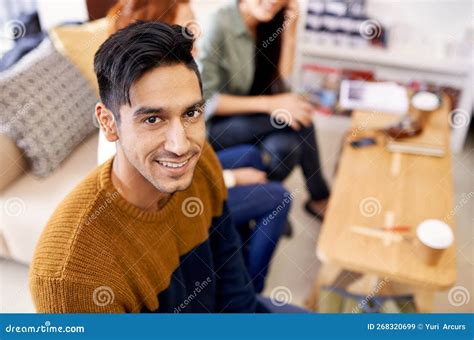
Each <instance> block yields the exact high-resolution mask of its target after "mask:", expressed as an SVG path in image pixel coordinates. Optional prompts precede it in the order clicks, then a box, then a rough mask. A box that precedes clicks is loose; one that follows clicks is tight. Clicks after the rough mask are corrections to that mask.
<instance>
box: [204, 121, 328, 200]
mask: <svg viewBox="0 0 474 340" xmlns="http://www.w3.org/2000/svg"><path fill="white" fill-rule="evenodd" d="M208 137H209V142H210V143H211V145H212V146H213V147H214V150H216V151H219V150H222V149H226V148H229V147H231V146H235V145H240V144H253V145H257V146H259V148H260V149H261V151H262V153H263V154H264V155H265V156H266V158H268V161H267V162H266V164H265V165H266V166H265V170H266V172H267V174H268V178H269V179H271V180H275V181H282V180H283V179H285V178H286V177H287V176H288V175H289V174H290V173H291V171H292V170H293V168H294V167H295V166H296V165H301V168H302V169H303V173H304V176H305V178H306V187H307V188H308V191H309V193H310V195H311V199H312V200H315V201H317V200H320V199H324V198H327V197H328V196H329V189H328V187H327V184H326V181H325V180H324V178H323V176H322V169H321V166H320V163H319V152H318V146H317V145H316V134H315V130H314V126H313V125H311V126H310V127H307V128H305V127H302V128H301V129H300V130H299V131H295V130H293V129H291V128H290V127H284V128H282V129H278V128H276V127H274V126H273V125H272V124H271V120H270V116H269V115H266V114H253V115H238V116H229V117H213V118H212V119H211V120H210V122H209V127H208ZM264 159H265V158H264Z"/></svg>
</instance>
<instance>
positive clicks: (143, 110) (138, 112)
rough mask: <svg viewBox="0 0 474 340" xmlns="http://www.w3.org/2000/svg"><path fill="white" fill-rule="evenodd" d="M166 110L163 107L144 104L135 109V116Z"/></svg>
mask: <svg viewBox="0 0 474 340" xmlns="http://www.w3.org/2000/svg"><path fill="white" fill-rule="evenodd" d="M163 112H164V110H163V108H162V107H151V106H142V107H139V108H138V109H136V110H135V112H134V113H133V116H134V117H136V116H140V115H147V114H151V113H163Z"/></svg>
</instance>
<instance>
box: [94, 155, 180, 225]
mask: <svg viewBox="0 0 474 340" xmlns="http://www.w3.org/2000/svg"><path fill="white" fill-rule="evenodd" d="M114 158H115V156H114V157H112V158H111V159H109V160H108V161H107V162H105V163H104V164H103V165H102V166H101V168H100V175H99V176H100V178H99V186H100V188H99V189H102V190H101V191H102V192H105V195H106V196H107V197H106V199H109V200H110V203H111V204H113V205H116V206H118V207H119V208H120V209H121V210H123V211H124V212H126V213H127V214H128V215H130V216H131V217H133V218H136V219H139V220H141V221H144V222H153V221H159V220H162V219H163V218H164V217H165V216H169V215H168V214H170V213H173V211H176V210H175V209H181V208H180V206H179V202H180V196H181V195H182V193H183V192H175V193H173V194H172V195H171V197H170V199H169V201H168V202H167V203H166V204H165V206H164V207H162V208H161V209H160V210H157V211H146V210H143V209H141V208H139V207H137V206H135V205H133V204H131V203H130V202H128V201H127V200H126V199H125V198H124V197H123V196H122V195H120V193H119V192H118V190H117V189H116V188H115V186H114V184H113V183H112V165H113V160H114Z"/></svg>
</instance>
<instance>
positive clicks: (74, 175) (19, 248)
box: [0, 133, 98, 264]
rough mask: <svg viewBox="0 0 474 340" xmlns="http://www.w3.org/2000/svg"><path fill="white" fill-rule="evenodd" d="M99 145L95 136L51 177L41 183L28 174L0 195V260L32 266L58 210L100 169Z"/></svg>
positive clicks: (84, 143) (79, 148) (87, 140)
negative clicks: (48, 225) (55, 211)
mask: <svg viewBox="0 0 474 340" xmlns="http://www.w3.org/2000/svg"><path fill="white" fill-rule="evenodd" d="M97 145H98V133H95V134H94V135H92V136H90V137H89V138H88V139H86V140H85V141H84V142H83V143H82V144H81V145H80V146H79V147H77V149H76V150H74V152H73V153H72V154H71V155H70V156H69V157H68V158H67V159H66V160H65V161H64V163H63V164H62V165H61V167H60V168H59V169H57V170H56V171H55V172H54V173H53V174H52V175H51V176H49V177H47V178H46V179H43V180H38V179H37V178H34V177H33V176H31V175H30V174H28V173H24V174H23V175H22V176H21V177H19V178H17V179H16V180H15V181H14V182H13V183H12V184H11V185H9V186H8V187H7V188H6V189H4V190H3V191H1V192H0V257H3V258H11V259H14V260H16V261H19V262H22V263H25V264H28V263H30V261H31V259H32V257H33V252H34V249H35V245H36V242H37V241H38V238H39V235H40V234H41V232H42V230H43V228H44V226H45V225H46V223H47V221H48V219H49V217H50V216H51V214H52V213H53V211H54V209H55V208H56V207H57V205H58V204H59V202H61V201H62V199H63V198H64V197H65V196H66V195H67V194H68V193H69V192H70V191H71V190H72V189H73V188H74V187H75V186H76V185H77V184H78V183H79V181H80V180H81V179H82V178H84V177H85V176H86V175H87V174H88V173H89V172H90V171H91V170H92V169H94V168H95V167H96V166H97Z"/></svg>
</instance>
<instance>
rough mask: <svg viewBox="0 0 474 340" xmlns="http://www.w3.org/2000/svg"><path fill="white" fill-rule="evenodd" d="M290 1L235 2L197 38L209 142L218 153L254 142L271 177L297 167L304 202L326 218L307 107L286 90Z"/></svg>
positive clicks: (293, 10)
mask: <svg viewBox="0 0 474 340" xmlns="http://www.w3.org/2000/svg"><path fill="white" fill-rule="evenodd" d="M297 11H298V8H297V2H296V1H295V0H240V1H235V2H233V3H232V4H230V5H228V6H225V7H224V8H221V9H219V10H218V12H217V13H216V14H215V15H214V16H212V22H211V25H210V27H208V29H207V30H206V31H205V32H206V34H203V36H202V37H201V39H200V44H199V56H198V64H199V65H200V69H201V74H202V77H203V78H202V79H203V86H204V97H205V98H206V100H207V105H206V116H207V120H208V138H209V141H210V143H211V145H212V146H213V147H214V149H215V150H216V151H220V150H222V149H226V148H228V147H231V146H235V145H239V144H253V145H257V146H258V147H259V148H260V149H261V150H262V156H263V160H264V164H265V168H266V172H267V174H268V177H269V179H271V180H277V181H282V180H283V179H285V178H286V177H287V176H288V175H289V174H290V172H291V171H292V169H293V168H294V167H295V166H296V165H300V166H301V168H302V170H303V173H304V176H305V179H306V187H307V189H308V191H309V193H310V200H309V201H308V202H307V203H306V204H305V209H306V211H307V212H308V213H310V214H311V215H313V216H315V217H317V218H319V219H322V218H323V217H324V213H325V209H326V205H327V200H328V196H329V189H328V186H327V184H326V181H325V179H324V178H323V175H322V171H321V166H320V162H319V154H318V146H317V144H316V136H315V129H314V126H313V124H312V116H311V115H312V110H313V107H312V106H311V105H310V104H309V103H308V102H307V101H306V100H305V99H304V98H303V97H302V96H300V95H298V94H294V93H290V92H288V91H287V90H286V87H287V86H286V83H287V80H288V79H289V77H290V76H291V74H292V69H293V60H294V50H295V35H296V27H297Z"/></svg>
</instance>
